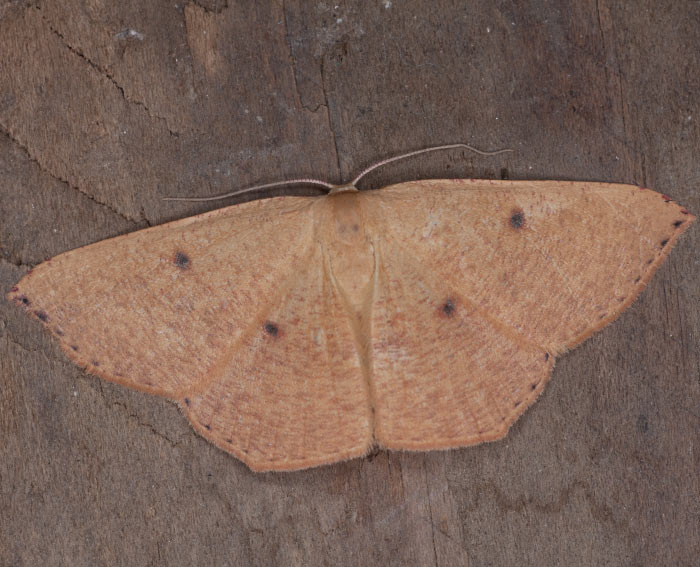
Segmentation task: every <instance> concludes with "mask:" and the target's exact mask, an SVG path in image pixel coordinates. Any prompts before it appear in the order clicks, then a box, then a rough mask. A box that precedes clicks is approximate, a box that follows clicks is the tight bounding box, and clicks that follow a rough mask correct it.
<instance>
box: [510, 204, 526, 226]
mask: <svg viewBox="0 0 700 567" xmlns="http://www.w3.org/2000/svg"><path fill="white" fill-rule="evenodd" d="M510 226H512V227H513V228H514V229H516V230H519V229H521V228H523V227H524V226H525V213H524V212H523V210H522V209H513V211H512V212H511V213H510Z"/></svg>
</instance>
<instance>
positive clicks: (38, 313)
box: [34, 311, 49, 323]
mask: <svg viewBox="0 0 700 567" xmlns="http://www.w3.org/2000/svg"><path fill="white" fill-rule="evenodd" d="M34 315H36V316H37V317H38V318H39V321H41V322H43V323H46V322H47V321H48V320H49V316H48V315H47V314H46V311H35V312H34Z"/></svg>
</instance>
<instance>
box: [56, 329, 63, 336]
mask: <svg viewBox="0 0 700 567" xmlns="http://www.w3.org/2000/svg"><path fill="white" fill-rule="evenodd" d="M56 334H57V335H58V336H59V337H62V336H63V331H61V329H58V328H57V329H56Z"/></svg>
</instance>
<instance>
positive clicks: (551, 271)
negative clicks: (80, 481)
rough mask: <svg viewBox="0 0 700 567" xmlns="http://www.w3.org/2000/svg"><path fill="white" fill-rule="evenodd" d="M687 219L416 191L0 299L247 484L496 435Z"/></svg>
mask: <svg viewBox="0 0 700 567" xmlns="http://www.w3.org/2000/svg"><path fill="white" fill-rule="evenodd" d="M513 211H516V212H513ZM632 212H634V213H637V214H635V217H636V218H635V221H634V222H631V221H630V219H629V216H630V213H632ZM692 221H693V216H692V215H690V214H689V213H688V212H687V211H685V210H684V209H681V207H680V206H679V205H677V204H675V203H673V202H670V201H669V200H668V199H667V198H664V197H663V196H661V195H659V194H658V193H655V192H653V191H650V190H641V189H640V188H638V187H632V186H629V185H614V184H604V183H584V182H581V183H578V182H556V181H541V182H532V181H529V182H527V181H477V180H430V181H416V182H408V183H401V184H398V185H394V186H391V187H386V188H384V189H383V190H381V191H371V192H348V193H338V194H334V195H329V196H324V197H316V198H301V197H279V198H273V199H267V200H262V201H255V202H251V203H246V204H242V205H237V206H233V207H228V208H224V209H220V210H217V211H213V212H210V213H205V214H202V215H198V216H195V217H191V218H189V219H183V220H180V221H175V222H172V223H169V224H166V225H162V226H158V227H154V228H149V229H146V230H143V231H139V232H135V233H132V234H127V235H124V236H120V237H117V238H114V239H111V240H106V241H104V242H100V243H97V244H93V245H90V246H86V247H84V248H81V249H78V250H74V251H71V252H66V253H64V254H61V255H59V256H57V257H56V258H53V259H52V260H49V261H47V262H45V263H43V264H41V265H39V266H38V267H37V268H36V269H35V270H33V271H32V272H31V273H30V274H27V275H26V276H25V278H23V279H22V280H21V282H20V283H19V284H18V285H17V287H15V288H13V290H12V291H11V292H10V294H9V296H8V297H9V298H10V299H12V300H14V301H16V302H17V303H19V304H20V305H23V306H24V307H25V308H27V309H28V310H29V311H30V312H31V313H32V314H33V315H34V316H35V317H36V318H38V319H39V320H41V321H42V322H43V323H44V324H45V325H46V327H47V328H48V329H49V330H50V331H51V332H52V333H53V334H54V335H56V337H57V338H58V341H59V343H60V345H61V347H62V348H63V350H64V351H65V352H66V353H67V354H68V356H69V357H70V358H71V359H73V360H74V361H75V362H76V363H77V364H79V365H81V366H83V367H85V368H86V369H87V370H88V371H89V372H91V373H93V374H96V375H98V376H100V377H102V378H104V379H106V380H110V381H113V382H116V383H119V384H122V385H125V386H129V387H132V388H136V389H138V390H141V391H144V392H148V393H152V394H157V395H161V396H164V397H166V398H169V399H171V400H174V401H175V402H177V403H178V404H179V406H180V407H181V408H182V410H183V412H184V413H185V414H186V415H187V417H188V418H189V420H190V421H191V423H192V425H193V427H194V428H195V430H196V431H197V432H199V433H200V434H201V435H202V436H203V437H205V438H206V439H208V440H209V441H211V442H213V443H214V444H216V445H217V446H218V447H220V448H222V449H224V450H225V451H228V452H230V453H231V454H233V455H235V456H236V457H238V458H240V459H241V460H243V461H244V462H245V463H246V464H248V465H249V466H250V467H251V468H252V469H254V470H292V469H299V468H305V467H310V466H317V465H322V464H325V463H330V462H334V461H338V460H342V459H349V458H353V457H357V456H361V455H363V454H365V453H366V452H367V451H369V450H370V449H371V447H372V446H373V445H374V444H379V445H381V446H383V447H388V448H393V449H413V450H427V449H445V448H450V447H460V446H466V445H472V444H476V443H481V442H484V441H492V440H496V439H500V438H502V437H503V436H504V435H505V434H506V432H507V431H508V428H509V427H510V426H511V425H512V423H513V422H514V421H515V420H516V419H517V418H518V417H519V416H520V415H521V414H522V413H523V412H524V411H525V409H526V408H527V407H528V406H529V405H530V404H531V403H532V402H533V401H534V400H535V399H536V398H537V396H538V395H539V394H540V393H541V392H542V389H543V388H544V385H545V383H546V382H547V381H548V379H549V376H550V373H551V370H552V367H553V365H554V359H555V356H556V355H557V354H560V353H562V352H564V351H565V350H566V349H568V348H571V347H573V346H575V345H576V344H578V343H579V342H581V341H582V340H584V339H585V338H586V337H588V336H589V335H590V334H591V333H593V332H595V331H596V330H598V329H600V328H602V327H603V326H604V325H606V324H608V323H609V322H611V321H613V320H614V319H615V318H616V317H617V316H618V315H619V314H620V313H621V312H622V311H623V310H624V309H625V308H626V307H627V306H628V305H629V304H630V303H631V302H632V301H633V300H634V299H635V298H636V297H637V295H638V294H639V293H640V292H641V291H642V289H643V287H644V285H645V284H646V283H647V282H648V281H649V278H651V276H652V274H653V273H654V271H655V270H656V269H657V268H658V266H659V265H660V264H661V262H662V261H663V259H664V258H665V257H666V256H667V254H668V253H669V251H670V249H671V248H672V247H673V245H674V244H675V243H676V241H677V239H678V238H679V236H680V235H681V234H682V233H683V232H684V231H685V230H686V229H687V228H688V226H690V224H691V223H692ZM633 249H637V250H638V254H639V256H638V258H637V259H632V258H630V257H629V252H630V250H633ZM638 262H639V263H640V264H639V265H638ZM557 281H561V282H562V283H563V285H564V287H565V288H566V290H567V292H566V293H561V291H560V290H558V289H557V288H556V287H555V286H553V285H552V284H553V283H554V282H557ZM572 300H575V301H572Z"/></svg>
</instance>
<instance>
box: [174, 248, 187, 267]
mask: <svg viewBox="0 0 700 567" xmlns="http://www.w3.org/2000/svg"><path fill="white" fill-rule="evenodd" d="M173 263H174V264H175V265H176V266H177V267H178V268H180V269H181V270H186V269H187V268H189V267H190V258H189V256H187V254H185V253H184V252H179V251H178V252H176V253H175V256H174V257H173Z"/></svg>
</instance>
